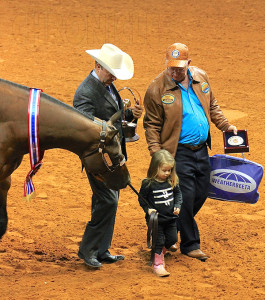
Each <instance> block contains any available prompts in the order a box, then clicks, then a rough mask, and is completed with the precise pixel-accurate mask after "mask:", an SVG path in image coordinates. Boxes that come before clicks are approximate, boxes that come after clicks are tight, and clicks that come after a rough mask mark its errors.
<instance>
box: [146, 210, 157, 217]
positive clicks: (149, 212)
mask: <svg viewBox="0 0 265 300" xmlns="http://www.w3.org/2000/svg"><path fill="white" fill-rule="evenodd" d="M152 212H156V209H154V208H148V215H149V216H150V215H151V213H152Z"/></svg>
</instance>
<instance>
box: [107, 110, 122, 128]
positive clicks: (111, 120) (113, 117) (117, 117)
mask: <svg viewBox="0 0 265 300" xmlns="http://www.w3.org/2000/svg"><path fill="white" fill-rule="evenodd" d="M120 118H121V109H120V110H119V111H117V112H116V113H115V114H114V115H112V116H111V118H110V119H109V121H108V122H107V123H108V124H110V125H113V124H114V123H115V122H116V121H117V120H119V119H120Z"/></svg>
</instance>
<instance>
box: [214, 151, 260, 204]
mask: <svg viewBox="0 0 265 300" xmlns="http://www.w3.org/2000/svg"><path fill="white" fill-rule="evenodd" d="M210 163H211V168H212V171H211V177H210V188H209V193H208V197H209V198H212V199H218V200H224V201H236V202H243V203H252V204H254V203H256V202H257V201H258V199H259V192H258V187H259V184H260V182H261V179H262V176H263V173H264V168H263V166H262V165H260V164H257V163H255V162H252V161H250V160H247V159H243V158H239V157H233V156H229V155H222V154H217V155H213V156H211V157H210Z"/></svg>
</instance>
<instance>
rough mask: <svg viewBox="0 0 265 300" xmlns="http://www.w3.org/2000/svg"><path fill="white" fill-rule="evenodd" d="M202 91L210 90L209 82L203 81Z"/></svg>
mask: <svg viewBox="0 0 265 300" xmlns="http://www.w3.org/2000/svg"><path fill="white" fill-rule="evenodd" d="M202 92H203V93H205V94H206V93H208V92H209V84H208V83H206V82H203V83H202Z"/></svg>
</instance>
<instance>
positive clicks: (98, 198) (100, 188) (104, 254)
mask: <svg viewBox="0 0 265 300" xmlns="http://www.w3.org/2000/svg"><path fill="white" fill-rule="evenodd" d="M86 52H87V53H88V54H89V55H90V56H91V57H92V58H93V59H94V60H95V68H94V70H92V71H91V73H90V74H89V75H88V77H87V78H86V79H85V80H84V81H83V82H82V83H81V85H80V86H79V87H78V88H77V90H76V93H75V96H74V102H73V104H74V107H75V108H77V109H78V110H80V111H82V112H83V113H85V114H86V115H87V116H90V117H97V118H100V119H102V120H106V121H107V120H109V119H110V118H111V116H112V115H113V114H115V113H116V112H117V111H119V110H121V112H122V116H121V120H122V119H125V120H127V121H132V120H133V119H138V118H140V117H141V115H142V111H143V109H142V107H141V106H140V105H138V104H135V106H134V107H132V108H129V109H127V110H126V111H125V112H124V109H123V102H122V100H121V97H120V95H119V93H118V91H117V90H116V88H115V86H114V84H113V81H114V80H116V79H120V80H128V79H131V78H132V76H133V73H134V64H133V60H132V58H131V57H130V56H129V55H128V54H127V53H125V52H123V51H122V50H120V49H119V48H118V47H116V46H114V45H112V44H104V45H103V46H102V47H101V49H95V50H87V51H86ZM121 120H119V121H118V122H117V123H115V124H114V125H115V127H116V128H117V129H118V130H119V136H120V139H121V146H122V151H123V154H124V155H125V157H127V155H126V147H125V137H124V134H123V132H122V126H121ZM87 177H88V179H89V182H90V186H91V189H92V192H93V195H92V213H91V220H90V221H89V222H88V223H87V226H86V229H85V232H84V236H83V239H82V242H81V245H80V248H79V252H78V256H79V257H80V258H81V259H83V260H84V262H85V264H87V265H88V266H90V267H94V268H100V267H101V266H102V262H103V263H104V262H106V263H114V262H117V261H120V260H123V259H124V256H122V255H111V254H110V252H109V248H110V246H111V241H112V235H113V230H114V224H115V217H116V210H117V205H118V199H119V191H114V190H110V189H108V188H107V187H106V186H105V184H104V183H102V182H101V181H99V180H97V179H96V178H95V177H94V176H93V175H92V174H90V173H89V172H87Z"/></svg>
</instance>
